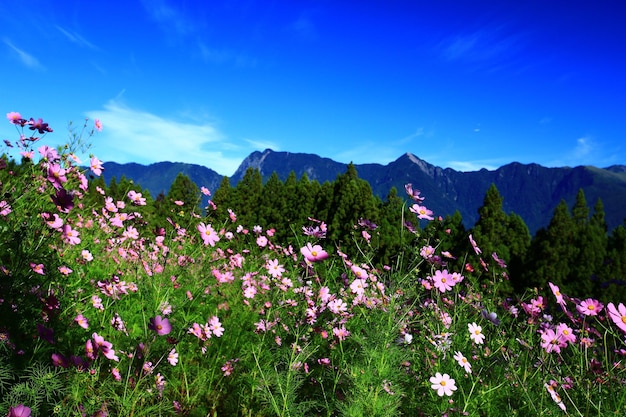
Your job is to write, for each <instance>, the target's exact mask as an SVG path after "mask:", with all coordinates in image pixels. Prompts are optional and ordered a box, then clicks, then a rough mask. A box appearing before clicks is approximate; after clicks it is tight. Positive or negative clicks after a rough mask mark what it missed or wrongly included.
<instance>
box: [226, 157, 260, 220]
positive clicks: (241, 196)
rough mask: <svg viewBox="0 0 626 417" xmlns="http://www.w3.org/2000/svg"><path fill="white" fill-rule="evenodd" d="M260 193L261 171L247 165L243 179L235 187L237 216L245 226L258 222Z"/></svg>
mask: <svg viewBox="0 0 626 417" xmlns="http://www.w3.org/2000/svg"><path fill="white" fill-rule="evenodd" d="M262 193H263V177H262V176H261V172H260V171H259V170H258V169H256V168H252V167H249V168H248V169H247V170H246V173H245V174H244V176H243V179H242V180H241V181H240V182H239V183H238V184H237V186H236V187H235V194H236V202H237V204H236V206H237V209H236V211H237V216H238V218H239V219H240V222H241V223H242V224H244V225H246V226H247V227H252V226H254V225H256V224H258V223H259V221H258V210H259V204H260V202H261V194H262ZM233 209H234V208H233Z"/></svg>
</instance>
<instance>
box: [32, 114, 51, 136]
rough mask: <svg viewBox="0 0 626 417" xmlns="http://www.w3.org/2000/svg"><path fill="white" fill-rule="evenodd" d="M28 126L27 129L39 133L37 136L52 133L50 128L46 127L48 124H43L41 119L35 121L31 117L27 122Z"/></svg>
mask: <svg viewBox="0 0 626 417" xmlns="http://www.w3.org/2000/svg"><path fill="white" fill-rule="evenodd" d="M28 124H29V125H30V127H29V129H30V130H36V131H38V132H39V134H43V133H46V132H52V129H50V127H49V126H48V123H44V122H43V120H42V119H41V117H40V118H39V119H37V120H35V119H33V118H32V117H31V118H30V120H29V121H28Z"/></svg>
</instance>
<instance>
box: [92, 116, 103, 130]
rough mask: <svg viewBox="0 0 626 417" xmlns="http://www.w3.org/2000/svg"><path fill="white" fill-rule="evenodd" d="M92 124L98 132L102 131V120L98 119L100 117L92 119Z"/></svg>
mask: <svg viewBox="0 0 626 417" xmlns="http://www.w3.org/2000/svg"><path fill="white" fill-rule="evenodd" d="M93 126H94V127H95V128H96V130H97V131H98V132H102V122H101V121H100V119H96V120H94V123H93Z"/></svg>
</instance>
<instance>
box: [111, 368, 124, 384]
mask: <svg viewBox="0 0 626 417" xmlns="http://www.w3.org/2000/svg"><path fill="white" fill-rule="evenodd" d="M111 375H113V378H114V379H115V380H116V381H121V380H122V375H121V374H120V370H119V369H117V368H113V369H111Z"/></svg>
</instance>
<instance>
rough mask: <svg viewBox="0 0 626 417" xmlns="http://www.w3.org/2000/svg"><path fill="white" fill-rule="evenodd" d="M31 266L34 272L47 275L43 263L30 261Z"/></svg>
mask: <svg viewBox="0 0 626 417" xmlns="http://www.w3.org/2000/svg"><path fill="white" fill-rule="evenodd" d="M30 268H31V269H32V270H33V272H34V273H36V274H39V275H46V273H45V271H44V268H43V264H35V263H32V262H31V263H30Z"/></svg>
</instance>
